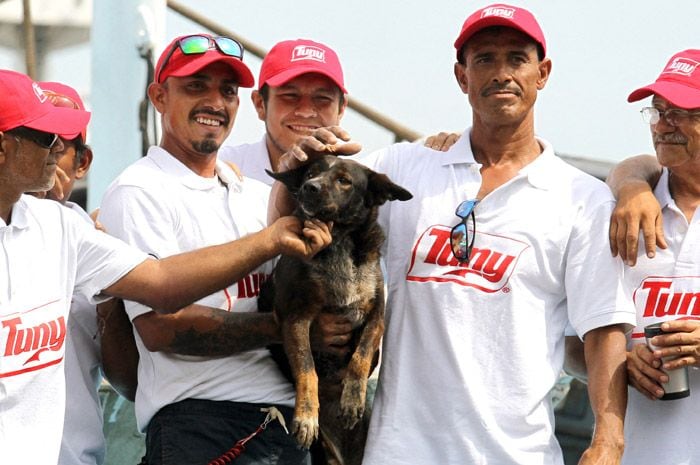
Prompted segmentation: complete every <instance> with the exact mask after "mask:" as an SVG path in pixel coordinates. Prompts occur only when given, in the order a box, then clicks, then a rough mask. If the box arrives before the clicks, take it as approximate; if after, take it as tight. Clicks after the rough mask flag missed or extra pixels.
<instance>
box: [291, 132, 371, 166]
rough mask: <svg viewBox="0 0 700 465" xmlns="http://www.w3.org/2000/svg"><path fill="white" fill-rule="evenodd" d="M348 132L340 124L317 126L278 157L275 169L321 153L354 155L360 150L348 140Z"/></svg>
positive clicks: (294, 164) (354, 143)
mask: <svg viewBox="0 0 700 465" xmlns="http://www.w3.org/2000/svg"><path fill="white" fill-rule="evenodd" d="M349 140H350V134H349V133H348V132H347V131H346V130H345V129H343V128H341V127H340V126H329V127H325V128H319V129H316V130H315V131H313V132H312V133H311V134H310V135H308V136H303V137H301V138H300V139H299V140H298V141H297V143H296V144H294V145H293V146H292V148H291V149H289V150H288V151H287V153H285V154H284V155H282V157H281V158H280V161H279V164H278V166H277V171H288V170H291V169H294V168H297V167H299V166H301V165H303V164H304V163H306V162H307V161H309V160H312V159H314V158H317V157H319V156H321V155H327V154H333V155H354V154H356V153H358V152H359V151H360V150H362V146H361V145H360V144H359V143H357V142H348V141H349Z"/></svg>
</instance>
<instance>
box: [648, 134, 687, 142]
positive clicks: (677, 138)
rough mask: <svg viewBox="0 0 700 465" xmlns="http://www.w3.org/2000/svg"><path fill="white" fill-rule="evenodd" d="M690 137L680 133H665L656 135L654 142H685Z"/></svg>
mask: <svg viewBox="0 0 700 465" xmlns="http://www.w3.org/2000/svg"><path fill="white" fill-rule="evenodd" d="M687 142H688V139H687V138H685V137H684V136H682V135H680V134H664V135H659V136H654V144H685V143H687Z"/></svg>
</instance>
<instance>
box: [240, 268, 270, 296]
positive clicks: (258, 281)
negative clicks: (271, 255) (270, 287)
mask: <svg viewBox="0 0 700 465" xmlns="http://www.w3.org/2000/svg"><path fill="white" fill-rule="evenodd" d="M267 278H269V275H267V274H265V273H251V274H249V275H247V276H245V277H243V278H241V279H240V280H239V281H238V283H237V286H238V298H239V299H250V298H253V297H257V296H258V294H260V286H261V285H262V283H264V282H265V281H266V280H267Z"/></svg>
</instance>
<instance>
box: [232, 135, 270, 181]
mask: <svg viewBox="0 0 700 465" xmlns="http://www.w3.org/2000/svg"><path fill="white" fill-rule="evenodd" d="M266 141H267V138H266V135H263V138H262V140H260V141H258V142H254V143H252V144H241V145H236V146H230V145H225V146H223V147H221V149H219V153H218V157H219V160H223V161H228V162H233V163H235V164H236V165H237V166H238V168H239V169H240V170H241V173H243V174H244V175H245V176H247V177H249V178H253V179H257V180H258V181H260V182H262V183H263V184H267V185H268V186H272V184H273V183H274V182H275V180H274V178H273V177H272V176H270V175H269V174H267V173H266V172H265V170H270V171H272V166H271V165H270V154H269V153H268V152H267V142H266Z"/></svg>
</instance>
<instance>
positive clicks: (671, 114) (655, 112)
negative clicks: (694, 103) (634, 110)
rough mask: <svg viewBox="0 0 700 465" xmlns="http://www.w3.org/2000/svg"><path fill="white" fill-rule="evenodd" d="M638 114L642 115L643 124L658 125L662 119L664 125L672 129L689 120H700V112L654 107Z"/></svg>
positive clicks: (643, 109)
mask: <svg viewBox="0 0 700 465" xmlns="http://www.w3.org/2000/svg"><path fill="white" fill-rule="evenodd" d="M639 112H640V113H641V114H642V119H643V120H644V122H645V123H648V124H658V122H659V121H661V118H663V119H664V120H665V121H666V123H668V124H670V125H671V126H673V127H678V126H682V125H684V124H686V123H688V122H690V121H691V120H694V119H696V118H700V111H688V110H681V109H680V108H671V109H670V110H659V109H658V108H656V107H644V108H642V109H641V110H640V111H639Z"/></svg>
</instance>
